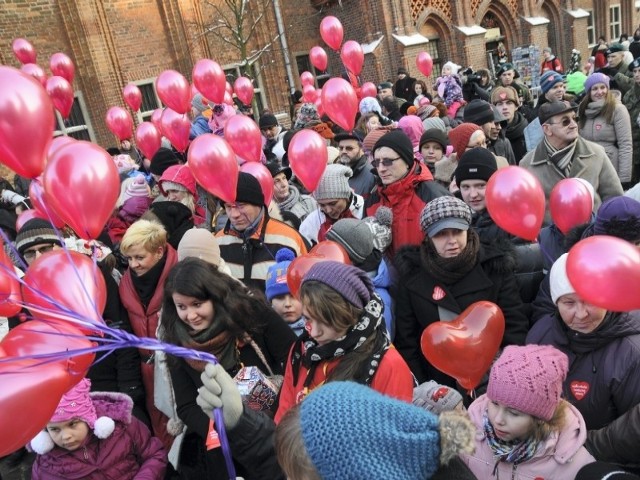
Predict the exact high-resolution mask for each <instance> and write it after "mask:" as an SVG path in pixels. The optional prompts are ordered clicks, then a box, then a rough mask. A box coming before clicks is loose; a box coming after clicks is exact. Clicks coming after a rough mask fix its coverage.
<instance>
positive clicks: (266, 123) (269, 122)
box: [258, 113, 278, 130]
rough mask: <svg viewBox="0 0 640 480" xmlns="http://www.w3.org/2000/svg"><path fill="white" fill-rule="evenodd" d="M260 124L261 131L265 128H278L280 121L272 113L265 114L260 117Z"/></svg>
mask: <svg viewBox="0 0 640 480" xmlns="http://www.w3.org/2000/svg"><path fill="white" fill-rule="evenodd" d="M258 123H259V125H260V130H262V129H264V128H269V127H277V126H278V119H277V118H276V116H275V115H274V114H272V113H265V114H263V115H262V116H261V117H260V120H259V121H258Z"/></svg>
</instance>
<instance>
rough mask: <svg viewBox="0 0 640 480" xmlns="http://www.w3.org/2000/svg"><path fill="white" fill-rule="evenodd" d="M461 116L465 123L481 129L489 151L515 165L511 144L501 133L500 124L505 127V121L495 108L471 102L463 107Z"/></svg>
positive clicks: (482, 101) (481, 101)
mask: <svg viewBox="0 0 640 480" xmlns="http://www.w3.org/2000/svg"><path fill="white" fill-rule="evenodd" d="M462 116H463V118H464V121H465V123H475V124H476V125H478V126H479V127H480V128H482V131H483V132H484V135H485V137H486V139H487V148H488V149H489V151H491V152H493V153H494V154H496V155H498V156H500V157H504V158H506V159H507V162H509V165H515V164H516V157H515V155H514V153H513V148H511V143H510V142H509V140H507V139H506V138H505V136H504V134H503V133H502V123H503V122H504V123H505V126H506V123H507V119H506V118H505V117H504V116H503V115H502V114H501V113H500V111H499V110H498V109H497V108H496V107H494V106H492V105H491V104H490V103H489V102H485V101H484V100H478V99H476V100H472V101H470V102H469V103H468V104H467V106H466V107H464V112H463V115H462Z"/></svg>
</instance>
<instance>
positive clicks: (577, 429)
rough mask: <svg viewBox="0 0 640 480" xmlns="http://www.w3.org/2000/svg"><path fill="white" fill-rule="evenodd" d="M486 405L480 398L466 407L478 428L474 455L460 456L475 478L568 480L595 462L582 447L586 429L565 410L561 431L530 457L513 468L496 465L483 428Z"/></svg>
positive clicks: (574, 413)
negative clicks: (585, 466)
mask: <svg viewBox="0 0 640 480" xmlns="http://www.w3.org/2000/svg"><path fill="white" fill-rule="evenodd" d="M488 405H489V398H488V397H487V396H486V395H482V396H480V397H479V398H478V399H477V400H476V401H474V402H473V403H472V404H471V406H470V407H469V416H470V417H471V421H472V422H473V423H474V424H475V426H476V428H477V433H476V450H475V452H474V453H473V454H471V455H468V454H462V455H461V457H462V460H463V461H464V462H465V463H466V464H467V466H468V467H469V468H470V469H471V471H472V472H473V473H474V475H475V476H476V477H478V478H479V479H480V478H481V479H483V480H490V479H495V480H525V479H527V480H528V479H531V480H534V479H544V480H570V479H573V478H575V476H576V474H577V473H578V471H579V470H580V469H581V468H582V467H583V466H584V465H586V464H588V463H593V462H594V461H595V459H594V458H593V457H592V456H591V455H590V454H589V452H587V450H586V449H585V448H584V446H583V445H584V442H585V440H586V438H587V428H586V427H585V424H584V420H583V419H582V416H581V415H580V412H578V411H577V410H576V409H575V408H573V407H572V406H569V407H568V408H567V410H566V412H567V413H566V415H565V423H564V425H563V428H562V430H560V431H558V432H553V433H552V434H551V435H549V437H548V438H547V439H546V440H544V441H543V442H542V445H541V446H540V447H539V448H538V451H537V452H536V454H535V455H534V456H533V458H531V459H529V460H527V461H526V462H522V463H520V464H517V465H514V464H513V463H506V462H502V461H500V462H498V465H497V470H495V473H494V469H495V468H496V458H495V457H494V455H493V451H492V450H491V447H490V446H489V444H488V442H487V440H486V436H485V433H484V428H483V416H484V413H485V412H486V410H487V407H488Z"/></svg>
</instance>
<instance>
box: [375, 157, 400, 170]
mask: <svg viewBox="0 0 640 480" xmlns="http://www.w3.org/2000/svg"><path fill="white" fill-rule="evenodd" d="M396 160H400V157H396V158H380V159H378V158H376V159H375V160H372V161H371V165H373V168H378V167H379V166H380V164H382V165H384V166H385V167H390V166H391V165H393V162H395V161H396Z"/></svg>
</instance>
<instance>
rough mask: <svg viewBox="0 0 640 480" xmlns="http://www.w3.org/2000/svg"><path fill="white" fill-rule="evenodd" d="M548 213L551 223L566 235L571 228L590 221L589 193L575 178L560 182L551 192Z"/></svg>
mask: <svg viewBox="0 0 640 480" xmlns="http://www.w3.org/2000/svg"><path fill="white" fill-rule="evenodd" d="M549 211H550V212H551V218H552V219H553V223H555V224H556V226H557V227H558V228H559V229H560V231H561V232H562V233H564V234H565V235H566V234H567V233H569V231H570V230H571V229H572V228H573V227H576V226H578V225H582V224H584V223H587V222H589V220H591V213H592V211H593V199H592V198H591V193H590V192H589V189H588V188H587V186H586V185H585V184H584V183H582V182H581V181H580V180H578V179H577V178H565V179H563V180H560V181H559V182H558V183H557V184H556V186H555V187H553V190H551V195H550V196H549Z"/></svg>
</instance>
